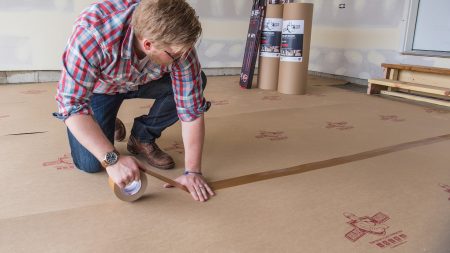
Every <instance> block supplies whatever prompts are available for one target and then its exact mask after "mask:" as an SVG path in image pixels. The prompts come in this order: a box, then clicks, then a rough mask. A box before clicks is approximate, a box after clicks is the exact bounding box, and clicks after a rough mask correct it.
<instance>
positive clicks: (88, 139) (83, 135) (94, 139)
mask: <svg viewBox="0 0 450 253" xmlns="http://www.w3.org/2000/svg"><path fill="white" fill-rule="evenodd" d="M102 59H103V55H102V50H101V46H100V44H99V43H97V40H96V38H95V37H94V36H93V35H92V34H91V32H90V31H89V30H88V29H86V28H85V27H83V26H76V27H75V29H74V31H73V34H72V36H71V37H70V39H69V42H68V45H67V47H66V49H65V51H64V54H63V63H64V66H63V67H64V68H63V71H62V74H61V79H60V82H59V84H58V90H57V94H56V101H57V104H58V111H59V112H58V113H55V116H56V117H57V118H59V119H61V120H64V122H65V124H66V125H67V127H68V128H69V130H70V131H71V132H72V134H73V135H74V136H75V138H76V139H77V140H78V141H79V142H80V143H81V145H83V146H84V147H85V148H86V149H87V150H89V151H90V152H91V153H92V154H93V155H94V156H95V157H96V158H97V159H98V160H99V161H101V160H103V159H104V156H105V154H106V153H107V152H111V151H113V150H114V147H113V145H112V144H111V143H110V141H109V140H108V139H107V138H106V136H105V135H104V134H103V131H102V130H101V128H100V126H99V125H98V124H97V122H95V121H94V119H93V118H92V110H91V108H90V106H89V103H90V97H91V96H92V94H93V89H94V85H95V83H96V81H97V80H98V75H99V71H100V64H101V62H102ZM107 172H108V174H109V176H110V177H111V178H112V180H113V181H114V182H115V183H116V184H117V185H119V186H120V187H123V186H125V184H126V183H127V182H130V181H132V180H133V179H137V178H139V171H138V168H137V165H136V161H135V160H133V159H132V158H131V157H125V156H124V157H122V156H121V157H120V158H119V161H118V162H117V163H116V164H115V165H113V166H109V167H108V168H107Z"/></svg>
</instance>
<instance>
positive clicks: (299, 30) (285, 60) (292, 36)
mask: <svg viewBox="0 0 450 253" xmlns="http://www.w3.org/2000/svg"><path fill="white" fill-rule="evenodd" d="M313 6H314V5H313V4H311V3H288V4H284V5H283V34H282V36H281V55H280V70H279V74H278V92H280V93H283V94H297V95H303V94H306V88H307V85H308V64H309V51H310V46H311V30H312V17H313Z"/></svg>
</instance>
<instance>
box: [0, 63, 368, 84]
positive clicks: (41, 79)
mask: <svg viewBox="0 0 450 253" xmlns="http://www.w3.org/2000/svg"><path fill="white" fill-rule="evenodd" d="M203 71H204V72H205V74H206V75H207V76H237V75H240V73H241V68H238V67H228V68H204V69H203ZM255 73H258V71H257V70H255ZM309 74H310V75H313V76H319V77H326V78H332V79H337V80H344V81H347V82H350V83H354V84H359V85H367V80H366V79H360V78H355V77H348V76H340V75H334V74H329V73H323V72H318V71H309ZM60 75H61V72H60V71H57V70H31V71H0V84H25V83H47V82H57V81H59V78H60Z"/></svg>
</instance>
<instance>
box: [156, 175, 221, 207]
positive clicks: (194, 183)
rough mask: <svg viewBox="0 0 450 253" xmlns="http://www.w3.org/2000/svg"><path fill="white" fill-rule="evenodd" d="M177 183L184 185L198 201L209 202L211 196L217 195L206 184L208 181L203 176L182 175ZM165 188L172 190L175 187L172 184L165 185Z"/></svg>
mask: <svg viewBox="0 0 450 253" xmlns="http://www.w3.org/2000/svg"><path fill="white" fill-rule="evenodd" d="M175 181H177V182H178V183H180V184H182V185H184V186H185V187H186V188H187V189H188V190H189V192H190V193H191V195H192V198H194V199H195V200H197V201H202V202H204V201H206V200H208V199H209V197H210V196H214V195H215V194H214V192H213V191H212V190H211V188H210V187H209V185H208V183H206V180H205V179H204V178H203V176H201V175H199V174H187V175H182V176H180V177H178V178H177V179H175ZM164 187H165V188H170V187H173V186H172V185H170V184H165V185H164Z"/></svg>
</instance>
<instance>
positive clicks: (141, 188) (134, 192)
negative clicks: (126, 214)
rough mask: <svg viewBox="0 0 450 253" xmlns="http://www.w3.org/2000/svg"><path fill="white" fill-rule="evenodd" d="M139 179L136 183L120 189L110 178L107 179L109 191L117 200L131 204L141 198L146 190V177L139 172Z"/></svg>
mask: <svg viewBox="0 0 450 253" xmlns="http://www.w3.org/2000/svg"><path fill="white" fill-rule="evenodd" d="M139 174H140V179H139V180H137V181H133V182H131V183H130V184H128V185H127V186H125V188H123V189H121V188H120V187H119V186H117V185H116V184H115V183H114V182H113V181H112V180H111V178H109V180H108V183H109V186H110V187H111V189H112V190H113V191H114V194H115V195H116V197H117V198H119V199H120V200H122V201H126V202H133V201H136V200H138V199H139V198H141V197H142V195H144V193H145V189H146V188H147V176H146V175H145V174H144V173H143V172H142V171H139Z"/></svg>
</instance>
